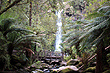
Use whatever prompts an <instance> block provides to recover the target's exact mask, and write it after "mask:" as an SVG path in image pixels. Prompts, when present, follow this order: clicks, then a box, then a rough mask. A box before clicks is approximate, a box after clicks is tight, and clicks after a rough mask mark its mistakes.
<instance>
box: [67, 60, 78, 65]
mask: <svg viewBox="0 0 110 73" xmlns="http://www.w3.org/2000/svg"><path fill="white" fill-rule="evenodd" d="M78 63H79V60H77V59H71V60H69V61H68V62H67V65H76V64H78Z"/></svg>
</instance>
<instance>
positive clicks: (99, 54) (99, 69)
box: [95, 40, 105, 73]
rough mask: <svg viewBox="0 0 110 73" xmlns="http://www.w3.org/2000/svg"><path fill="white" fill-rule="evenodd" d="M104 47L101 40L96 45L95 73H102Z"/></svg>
mask: <svg viewBox="0 0 110 73" xmlns="http://www.w3.org/2000/svg"><path fill="white" fill-rule="evenodd" d="M104 51H105V48H104V45H103V40H101V42H100V43H99V44H98V45H97V52H96V53H97V56H96V62H97V64H96V71H95V73H102V72H103V66H104V64H103V56H105V55H104Z"/></svg>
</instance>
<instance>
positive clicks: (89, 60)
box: [79, 45, 110, 70]
mask: <svg viewBox="0 0 110 73" xmlns="http://www.w3.org/2000/svg"><path fill="white" fill-rule="evenodd" d="M108 48H110V45H109V46H108V47H106V48H105V50H107V49H108ZM96 56H97V54H95V55H93V56H92V57H91V58H90V59H88V62H91V60H92V59H93V58H94V57H96ZM82 67H84V64H83V65H82V66H81V67H79V70H80V69H81V68H82Z"/></svg>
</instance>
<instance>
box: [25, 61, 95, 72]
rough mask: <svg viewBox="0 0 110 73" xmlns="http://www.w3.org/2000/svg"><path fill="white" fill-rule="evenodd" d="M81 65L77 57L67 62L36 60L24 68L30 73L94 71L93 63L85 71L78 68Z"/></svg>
mask: <svg viewBox="0 0 110 73" xmlns="http://www.w3.org/2000/svg"><path fill="white" fill-rule="evenodd" d="M81 65H82V63H81V62H80V61H79V60H78V59H71V60H69V61H68V62H64V61H62V62H60V64H58V63H53V64H48V63H44V62H41V61H37V62H36V63H34V64H32V65H31V66H30V67H28V68H27V69H26V70H27V71H29V72H31V73H86V72H90V73H94V72H95V65H94V66H93V67H92V68H90V69H88V71H87V70H85V71H82V70H79V69H78V68H79V67H80V66H81Z"/></svg>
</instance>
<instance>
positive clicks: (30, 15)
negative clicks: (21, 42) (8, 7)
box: [29, 1, 32, 26]
mask: <svg viewBox="0 0 110 73" xmlns="http://www.w3.org/2000/svg"><path fill="white" fill-rule="evenodd" d="M31 19H32V2H31V1H30V11H29V26H31Z"/></svg>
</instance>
